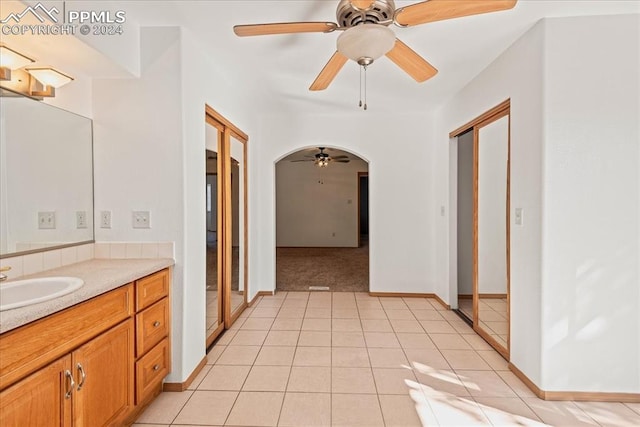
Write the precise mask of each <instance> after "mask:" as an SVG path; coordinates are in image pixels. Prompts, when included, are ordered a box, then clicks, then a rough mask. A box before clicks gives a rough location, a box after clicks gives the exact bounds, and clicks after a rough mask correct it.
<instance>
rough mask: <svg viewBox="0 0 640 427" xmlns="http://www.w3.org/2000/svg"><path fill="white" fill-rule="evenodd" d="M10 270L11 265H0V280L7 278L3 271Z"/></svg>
mask: <svg viewBox="0 0 640 427" xmlns="http://www.w3.org/2000/svg"><path fill="white" fill-rule="evenodd" d="M9 270H11V267H2V268H0V282H4V281H5V280H7V279H8V277H7V275H6V274H4V272H5V271H9Z"/></svg>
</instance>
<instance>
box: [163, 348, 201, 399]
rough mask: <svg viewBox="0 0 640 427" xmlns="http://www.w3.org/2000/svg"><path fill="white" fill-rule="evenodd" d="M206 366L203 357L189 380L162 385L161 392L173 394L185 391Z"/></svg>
mask: <svg viewBox="0 0 640 427" xmlns="http://www.w3.org/2000/svg"><path fill="white" fill-rule="evenodd" d="M206 364H207V356H206V355H205V356H204V358H203V359H202V360H201V361H200V363H198V366H196V368H195V369H194V370H193V372H192V373H191V375H189V378H187V379H186V380H185V381H184V382H181V383H164V384H163V385H162V391H174V392H183V391H185V390H186V389H188V388H189V386H190V385H191V383H192V382H193V380H195V379H196V377H197V376H198V374H199V373H200V371H202V368H204V367H205V366H206Z"/></svg>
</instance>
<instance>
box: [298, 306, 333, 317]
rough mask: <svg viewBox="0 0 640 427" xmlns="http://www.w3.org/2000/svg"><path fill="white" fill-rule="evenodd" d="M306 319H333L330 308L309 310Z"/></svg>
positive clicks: (305, 315) (305, 314)
mask: <svg viewBox="0 0 640 427" xmlns="http://www.w3.org/2000/svg"><path fill="white" fill-rule="evenodd" d="M304 317H308V318H310V319H331V309H330V308H307V311H306V312H305V313H304Z"/></svg>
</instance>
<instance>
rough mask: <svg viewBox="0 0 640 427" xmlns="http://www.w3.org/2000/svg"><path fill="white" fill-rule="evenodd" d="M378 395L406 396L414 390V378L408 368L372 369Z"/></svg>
mask: <svg viewBox="0 0 640 427" xmlns="http://www.w3.org/2000/svg"><path fill="white" fill-rule="evenodd" d="M373 377H374V379H375V382H376V389H377V390H378V394H406V395H409V392H410V391H411V390H412V389H415V388H416V382H417V379H416V376H415V375H414V373H413V371H412V370H411V369H409V368H400V369H390V368H373Z"/></svg>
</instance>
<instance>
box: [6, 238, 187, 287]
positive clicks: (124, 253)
mask: <svg viewBox="0 0 640 427" xmlns="http://www.w3.org/2000/svg"><path fill="white" fill-rule="evenodd" d="M173 257H174V244H173V242H98V243H88V244H86V245H80V246H73V247H70V248H64V249H53V250H50V251H45V252H39V253H35V254H29V255H21V256H15V257H10V258H4V259H1V260H0V267H5V266H10V267H11V270H9V271H7V272H5V274H6V275H7V277H8V278H9V279H15V278H18V277H20V276H26V275H29V274H36V273H40V272H41V271H45V270H51V269H53V268H58V267H62V266H65V265H69V264H75V263H77V262H82V261H88V260H90V259H94V258H96V259H107V258H173Z"/></svg>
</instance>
